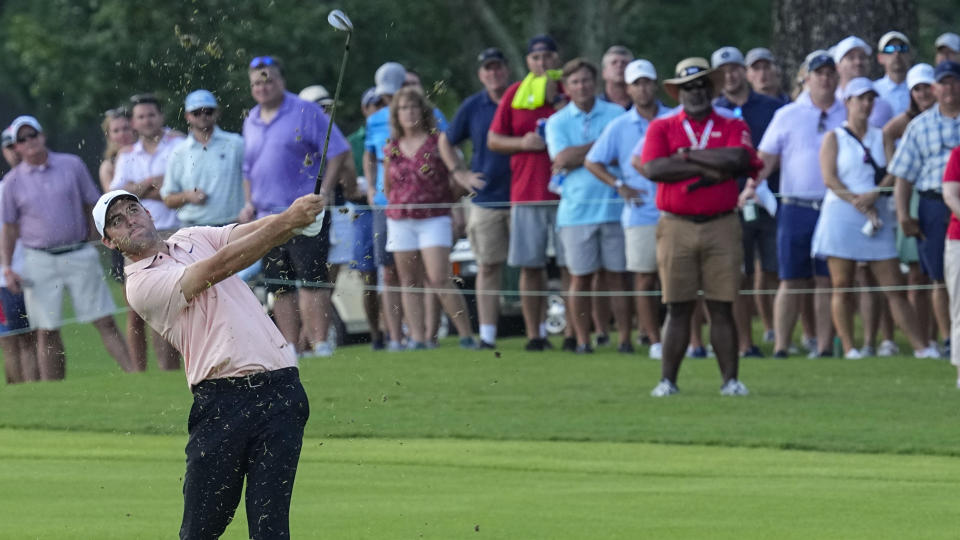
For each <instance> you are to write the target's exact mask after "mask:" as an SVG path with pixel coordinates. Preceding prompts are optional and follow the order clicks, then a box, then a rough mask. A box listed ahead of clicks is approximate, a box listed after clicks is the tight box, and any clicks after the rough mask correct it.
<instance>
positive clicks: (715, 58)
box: [710, 47, 747, 69]
mask: <svg viewBox="0 0 960 540" xmlns="http://www.w3.org/2000/svg"><path fill="white" fill-rule="evenodd" d="M724 64H738V65H741V66H746V65H747V64H746V63H744V61H743V53H742V52H740V49H738V48H736V47H720V48H719V49H717V50H715V51H713V54H712V55H711V56H710V67H712V68H714V69H716V68H718V67H720V66H722V65H724Z"/></svg>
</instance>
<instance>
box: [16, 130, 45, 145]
mask: <svg viewBox="0 0 960 540" xmlns="http://www.w3.org/2000/svg"><path fill="white" fill-rule="evenodd" d="M39 136H40V132H38V131H32V132H30V133H26V134H23V135H18V136H17V142H18V143H20V144H23V143H25V142H27V141H32V140H33V139H36V138H37V137H39Z"/></svg>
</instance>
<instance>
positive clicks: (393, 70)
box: [373, 62, 407, 96]
mask: <svg viewBox="0 0 960 540" xmlns="http://www.w3.org/2000/svg"><path fill="white" fill-rule="evenodd" d="M406 76H407V70H406V68H404V67H403V66H402V65H400V64H398V63H396V62H387V63H386V64H384V65H382V66H380V67H379V68H377V73H376V74H375V75H374V76H373V82H374V83H376V85H377V95H378V96H392V95H394V94H396V93H397V92H398V91H400V88H402V87H403V81H404V79H405V78H406Z"/></svg>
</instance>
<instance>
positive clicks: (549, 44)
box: [527, 34, 557, 54]
mask: <svg viewBox="0 0 960 540" xmlns="http://www.w3.org/2000/svg"><path fill="white" fill-rule="evenodd" d="M540 51H553V52H557V42H556V41H554V40H553V38H552V37H550V36H548V35H546V34H541V35H539V36H534V37H532V38H530V41H528V42H527V54H530V53H532V52H540Z"/></svg>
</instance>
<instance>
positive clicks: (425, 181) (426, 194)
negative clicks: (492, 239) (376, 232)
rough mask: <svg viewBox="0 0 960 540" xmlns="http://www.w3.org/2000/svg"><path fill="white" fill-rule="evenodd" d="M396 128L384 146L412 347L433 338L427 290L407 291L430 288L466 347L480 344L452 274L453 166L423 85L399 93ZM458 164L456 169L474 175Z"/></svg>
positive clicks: (392, 237)
mask: <svg viewBox="0 0 960 540" xmlns="http://www.w3.org/2000/svg"><path fill="white" fill-rule="evenodd" d="M390 131H391V139H390V140H389V141H388V142H387V145H386V146H385V147H384V167H385V171H386V174H385V175H384V192H385V193H386V195H387V201H388V203H389V206H388V207H387V210H386V214H387V251H390V252H392V253H393V256H394V260H395V261H396V263H397V272H398V273H399V274H400V283H401V285H402V286H403V287H404V291H403V294H402V301H403V311H404V313H405V314H406V316H407V324H408V325H409V326H410V342H409V345H408V347H409V348H411V349H425V348H427V343H428V339H430V338H431V337H432V336H427V335H426V324H425V316H424V294H423V293H421V292H414V291H409V290H407V289H410V288H413V289H420V288H423V287H426V288H428V289H434V290H436V291H438V292H437V296H439V298H440V303H441V304H442V305H443V309H444V311H446V312H447V315H448V316H449V317H450V320H451V321H452V322H453V324H454V325H456V327H457V333H459V334H460V346H461V347H464V348H471V349H472V348H475V347H476V341H474V339H473V336H472V332H471V328H470V320H469V315H468V312H467V305H466V302H465V301H464V299H463V294H462V293H460V291H459V289H457V288H456V287H455V286H454V284H453V280H452V279H451V278H450V274H451V269H450V247H451V246H452V245H453V232H452V225H451V221H450V203H452V202H454V198H453V190H452V188H451V184H450V180H451V178H450V169H448V168H447V165H446V164H445V163H444V161H443V159H442V157H441V156H440V150H439V149H438V141H439V134H438V133H437V131H436V127H435V120H434V117H433V106H432V105H430V104H429V102H427V100H426V98H425V97H424V96H423V94H421V93H420V91H419V90H418V89H416V88H412V87H410V88H402V89H401V90H400V91H399V92H397V93H396V95H394V96H393V104H392V105H391V106H390ZM455 165H456V167H455V174H469V173H468V172H467V171H465V170H461V169H460V167H459V165H458V164H455ZM404 205H412V206H404ZM421 261H422V262H421Z"/></svg>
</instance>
